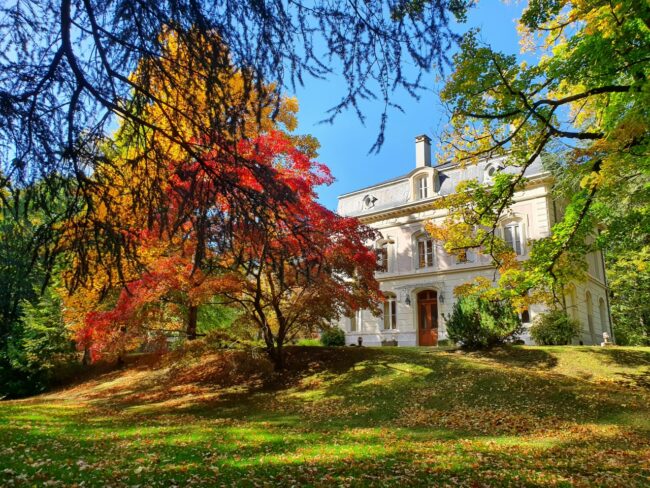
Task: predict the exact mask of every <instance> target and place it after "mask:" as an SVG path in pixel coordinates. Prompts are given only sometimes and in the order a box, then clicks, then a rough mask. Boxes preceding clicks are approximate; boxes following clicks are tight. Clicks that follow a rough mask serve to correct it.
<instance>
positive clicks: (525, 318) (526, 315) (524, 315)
mask: <svg viewBox="0 0 650 488" xmlns="http://www.w3.org/2000/svg"><path fill="white" fill-rule="evenodd" d="M521 323H522V324H529V323H530V312H529V311H528V309H525V310H524V311H523V312H521Z"/></svg>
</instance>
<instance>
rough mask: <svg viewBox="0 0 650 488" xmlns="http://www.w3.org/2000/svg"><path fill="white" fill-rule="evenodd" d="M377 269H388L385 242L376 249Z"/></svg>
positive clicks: (386, 244)
mask: <svg viewBox="0 0 650 488" xmlns="http://www.w3.org/2000/svg"><path fill="white" fill-rule="evenodd" d="M375 252H376V253H377V270H378V271H380V272H382V273H386V272H387V271H388V243H387V242H385V243H383V244H382V245H381V246H379V247H378V248H377V249H375Z"/></svg>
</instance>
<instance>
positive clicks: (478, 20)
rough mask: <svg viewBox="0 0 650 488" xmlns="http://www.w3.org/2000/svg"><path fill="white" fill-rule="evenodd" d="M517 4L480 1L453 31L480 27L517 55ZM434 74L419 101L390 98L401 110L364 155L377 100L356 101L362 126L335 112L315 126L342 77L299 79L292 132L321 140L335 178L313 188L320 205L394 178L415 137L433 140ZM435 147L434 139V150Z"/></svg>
mask: <svg viewBox="0 0 650 488" xmlns="http://www.w3.org/2000/svg"><path fill="white" fill-rule="evenodd" d="M521 8H522V5H521V4H518V3H517V2H513V1H510V2H508V3H504V2H502V1H499V0H484V1H481V2H479V5H478V6H477V7H476V8H474V9H473V10H472V11H471V12H470V15H469V19H468V22H467V24H465V25H461V26H460V27H459V29H461V30H465V29H467V28H468V27H480V28H481V32H482V35H481V37H482V39H483V40H484V41H486V42H488V43H490V44H491V45H492V46H493V47H494V48H496V49H499V50H501V51H504V52H508V53H513V54H514V53H517V52H518V51H519V43H518V37H517V31H516V24H515V20H516V18H517V17H518V16H519V13H520V12H521ZM447 71H448V70H447ZM435 76H436V75H435V73H433V72H432V73H430V74H429V75H428V80H426V83H427V85H428V86H430V87H431V89H430V90H429V91H427V92H426V93H423V94H422V96H421V98H420V100H419V101H417V100H414V99H412V98H411V97H410V96H409V95H408V94H406V93H396V94H394V96H393V100H394V101H395V102H396V103H398V104H400V105H401V106H402V108H403V109H404V112H403V113H401V112H399V111H398V110H392V111H391V112H390V113H389V118H388V125H387V130H386V141H385V143H384V145H383V147H382V150H381V151H380V153H379V154H368V151H369V149H370V148H371V147H372V145H373V143H374V141H375V139H376V137H377V132H378V124H379V115H380V113H381V106H380V105H381V102H375V103H373V102H366V103H365V104H363V105H362V110H363V112H364V114H366V115H367V119H366V125H365V126H364V125H362V123H361V122H360V121H359V120H358V118H357V117H356V115H355V114H354V113H352V112H348V113H345V114H342V115H340V116H339V117H338V118H337V119H336V121H335V122H334V124H332V125H329V124H319V121H320V120H322V119H324V118H325V116H326V111H327V109H329V108H330V107H332V106H333V105H335V104H336V103H337V102H338V101H339V99H340V97H341V96H342V94H343V93H344V89H345V85H344V82H343V80H342V79H336V78H331V79H329V80H327V81H321V80H309V79H306V80H305V86H304V87H300V88H299V89H298V90H297V92H296V94H295V95H296V96H297V97H298V101H299V102H300V113H299V127H298V132H300V133H309V134H312V135H314V136H316V137H317V138H318V140H319V141H320V143H321V151H320V157H319V161H321V162H323V163H325V164H327V165H328V166H329V168H330V169H331V171H332V173H333V175H334V177H335V178H336V182H334V184H332V185H331V186H329V187H321V188H320V189H319V197H320V201H321V202H322V203H323V204H324V205H325V206H327V207H328V208H331V209H333V210H335V209H336V203H337V197H338V195H340V194H342V193H346V192H349V191H353V190H356V189H358V188H362V187H364V186H367V185H371V184H373V183H378V182H380V181H383V180H387V179H390V178H394V177H396V176H399V175H402V174H405V173H407V172H409V171H410V170H411V169H412V168H414V167H415V145H414V144H415V142H414V140H415V136H417V135H419V134H427V135H429V136H430V137H432V138H434V137H435V134H436V133H438V132H439V129H440V126H441V124H443V123H444V121H445V119H444V116H445V113H444V111H443V109H442V107H441V106H440V103H439V101H438V97H437V95H436V92H435V90H436V88H439V85H438V86H436V84H435ZM435 145H436V140H435V138H434V141H433V149H434V150H435Z"/></svg>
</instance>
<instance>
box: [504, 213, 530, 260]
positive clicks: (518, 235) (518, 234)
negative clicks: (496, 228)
mask: <svg viewBox="0 0 650 488" xmlns="http://www.w3.org/2000/svg"><path fill="white" fill-rule="evenodd" d="M511 229H515V235H512V234H511V237H512V239H511V240H510V241H509V240H508V232H509V230H511ZM501 237H502V238H503V240H504V241H505V243H506V245H507V246H508V247H510V248H511V249H512V250H513V251H514V252H515V254H517V256H524V255H525V254H526V246H525V244H524V226H523V224H522V222H520V221H514V222H508V223H506V224H503V225H502V226H501Z"/></svg>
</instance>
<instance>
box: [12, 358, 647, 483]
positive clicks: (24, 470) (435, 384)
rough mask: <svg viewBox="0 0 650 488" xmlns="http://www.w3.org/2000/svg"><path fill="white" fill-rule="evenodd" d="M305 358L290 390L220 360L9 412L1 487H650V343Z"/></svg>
mask: <svg viewBox="0 0 650 488" xmlns="http://www.w3.org/2000/svg"><path fill="white" fill-rule="evenodd" d="M311 351H318V354H320V356H319V357H320V359H319V360H318V361H316V362H313V361H311V360H310V359H309V358H311V357H312V355H314V354H316V352H311ZM294 353H295V354H297V355H303V356H305V355H306V357H307V360H306V361H304V362H303V363H302V364H308V365H309V366H305V367H300V368H302V369H300V368H299V369H298V370H297V371H296V374H295V375H294V376H292V377H291V379H290V380H287V381H281V382H279V383H278V382H276V381H275V380H273V381H271V382H270V383H268V384H264V383H260V382H259V381H258V379H256V380H255V381H253V380H252V379H251V381H250V382H247V381H241V382H240V383H238V384H226V383H223V382H222V383H223V384H222V383H219V381H216V379H214V381H212V380H213V379H211V378H208V377H205V375H202V374H198V376H197V375H196V374H194V372H195V371H198V372H201V371H205V368H208V370H210V369H209V368H214V369H215V370H216V369H217V368H216V366H215V365H214V364H213V363H212V362H213V361H219V357H218V355H212V356H210V359H209V360H208V359H206V358H205V357H204V358H200V357H197V358H194V359H192V360H190V359H188V360H187V361H186V363H187V364H185V365H184V366H183V367H182V368H180V369H179V368H175V369H165V368H158V369H155V370H150V369H132V370H126V371H123V372H120V373H111V374H109V375H105V377H104V378H98V379H95V380H92V381H89V382H87V383H86V384H84V385H79V386H76V387H74V388H72V389H70V390H62V391H59V392H55V393H52V394H50V395H43V396H40V397H36V398H34V399H28V400H22V401H12V402H3V403H0V440H1V441H2V442H0V485H2V486H4V485H8V486H9V485H17V486H20V485H25V486H31V485H45V484H48V483H49V484H50V485H52V486H55V484H56V483H58V484H59V485H64V486H72V485H75V484H76V485H79V484H80V483H81V482H84V485H85V486H105V485H109V484H110V485H111V486H134V485H139V486H171V485H177V486H185V485H189V484H196V485H208V486H220V485H224V486H264V485H265V484H266V485H270V486H292V485H295V486H342V485H355V486H357V485H361V486H388V485H390V486H395V485H404V486H422V485H430V484H440V485H445V484H446V485H448V486H483V485H497V486H502V485H514V486H522V485H523V486H535V485H549V484H555V485H560V486H562V485H566V486H571V485H577V486H585V485H598V486H626V487H627V486H646V485H648V483H650V468H648V464H647V459H648V457H649V456H650V435H649V433H650V393H649V391H648V389H647V388H646V387H644V386H643V385H644V381H647V375H648V374H649V373H648V371H650V349H648V348H645V349H644V348H630V349H627V348H617V349H607V350H604V349H599V348H586V347H585V348H515V349H509V350H505V351H495V352H491V353H486V354H465V353H457V352H453V351H437V350H430V349H427V350H422V349H410V348H409V349H399V348H383V349H376V350H370V349H365V348H364V349H347V348H346V349H341V350H339V351H331V352H327V351H325V350H322V349H313V348H303V349H296V350H294ZM644 378H645V380H644Z"/></svg>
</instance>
